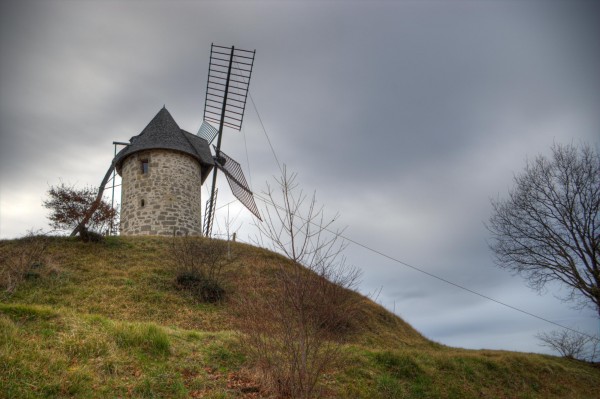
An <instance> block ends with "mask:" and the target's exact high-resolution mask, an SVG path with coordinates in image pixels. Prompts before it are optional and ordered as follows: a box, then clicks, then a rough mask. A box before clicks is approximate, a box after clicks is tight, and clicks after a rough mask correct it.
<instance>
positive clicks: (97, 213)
mask: <svg viewBox="0 0 600 399" xmlns="http://www.w3.org/2000/svg"><path fill="white" fill-rule="evenodd" d="M96 191H97V190H96V189H95V188H93V187H84V188H81V189H78V188H75V187H73V186H70V185H66V184H65V183H61V184H60V185H58V186H51V187H50V189H49V190H48V199H47V200H45V201H43V203H42V204H43V205H44V207H46V208H47V209H49V210H50V215H49V216H48V219H50V222H51V226H52V227H53V228H55V229H58V230H71V229H74V228H76V227H78V226H79V225H80V224H81V223H82V221H84V220H85V219H86V218H87V220H86V224H84V225H83V226H82V228H81V229H80V230H79V232H80V233H82V236H83V235H85V233H86V232H87V229H88V228H89V229H90V230H92V231H96V232H99V233H105V232H107V231H108V229H109V228H110V227H111V226H114V225H118V212H117V211H116V209H114V208H112V207H111V205H110V204H109V203H108V202H106V201H104V200H102V199H101V200H100V201H96ZM96 202H98V203H97V204H96ZM93 205H95V206H94V208H93V210H92V206H93ZM90 210H92V213H91V214H89V213H90ZM88 214H89V216H88ZM85 226H87V227H85ZM84 227H85V228H84Z"/></svg>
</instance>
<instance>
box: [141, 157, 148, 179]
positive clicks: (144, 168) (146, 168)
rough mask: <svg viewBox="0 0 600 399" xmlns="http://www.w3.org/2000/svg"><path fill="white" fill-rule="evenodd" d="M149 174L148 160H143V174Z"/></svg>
mask: <svg viewBox="0 0 600 399" xmlns="http://www.w3.org/2000/svg"><path fill="white" fill-rule="evenodd" d="M147 173H148V160H147V159H143V160H142V174H143V175H145V174H147Z"/></svg>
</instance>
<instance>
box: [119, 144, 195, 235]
mask: <svg viewBox="0 0 600 399" xmlns="http://www.w3.org/2000/svg"><path fill="white" fill-rule="evenodd" d="M142 161H148V173H146V174H143V173H142ZM121 177H122V186H121V202H122V203H121V234H122V235H173V233H175V234H179V235H181V234H186V233H187V234H191V235H201V234H202V222H201V215H200V212H201V209H202V205H201V198H200V193H201V184H202V183H201V167H200V163H199V162H198V161H197V160H196V159H194V158H193V157H191V156H189V155H187V154H183V153H181V152H177V151H171V150H163V149H152V150H147V151H140V152H136V153H134V154H131V155H129V156H128V157H127V158H125V160H124V161H123V163H122V168H121ZM142 200H143V204H144V205H143V206H142Z"/></svg>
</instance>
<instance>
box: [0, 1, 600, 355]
mask: <svg viewBox="0 0 600 399" xmlns="http://www.w3.org/2000/svg"><path fill="white" fill-rule="evenodd" d="M599 37H600V3H599V2H597V1H590V2H578V1H539V2H538V1H404V2H402V1H397V2H375V1H369V2H367V1H365V2H341V1H329V2H300V1H296V2H269V1H264V2H233V1H231V2H227V1H219V2H216V1H215V2H201V1H196V2H191V1H190V2H185V1H82V2H75V1H51V0H48V1H35V2H34V1H22V0H20V1H9V0H4V1H2V2H0V90H1V91H0V140H1V142H0V238H12V237H18V236H21V235H23V234H25V232H26V231H27V230H28V229H32V228H34V229H39V228H42V229H48V226H47V222H46V211H45V209H44V208H43V207H42V206H41V201H42V200H43V199H44V196H45V193H46V191H47V189H48V187H49V186H50V185H55V184H58V183H59V182H60V181H61V180H62V181H64V182H66V183H71V184H76V185H77V186H85V185H98V184H99V182H100V180H101V179H102V177H103V175H104V173H105V171H106V169H107V168H108V166H109V164H110V161H111V159H112V156H113V146H112V141H113V140H119V141H127V140H129V138H130V137H132V136H134V135H137V134H139V133H140V132H141V130H142V129H143V128H144V127H145V126H146V124H147V123H148V122H149V121H150V120H151V119H152V117H153V116H154V115H155V114H156V113H157V112H158V111H159V110H160V108H161V107H162V106H163V105H166V107H167V109H168V110H169V111H170V112H171V114H172V115H173V117H174V118H175V120H176V121H177V123H178V124H179V126H180V127H181V128H183V129H185V130H188V131H191V132H196V131H197V130H198V128H199V126H200V124H201V122H202V111H203V107H204V94H205V87H206V77H207V73H208V70H207V69H208V58H209V53H210V45H211V43H215V44H219V45H224V46H230V45H235V46H236V47H239V48H242V49H248V50H253V49H256V50H257V52H256V61H255V65H254V73H253V76H252V81H251V84H250V89H251V90H250V92H251V95H252V98H253V99H254V102H255V104H256V108H257V109H258V113H257V111H256V109H255V108H254V107H253V105H252V103H249V105H248V108H247V112H246V116H245V121H244V129H243V131H242V133H239V132H235V131H226V132H225V137H224V139H223V147H222V148H223V149H224V151H225V152H227V153H228V154H229V155H231V156H233V157H234V158H236V159H237V160H238V161H240V163H241V164H242V166H243V167H244V171H245V173H246V177H247V179H248V180H249V181H250V183H251V185H252V187H253V189H254V190H255V191H257V192H260V191H261V190H262V189H264V188H265V181H267V180H269V179H271V177H272V176H273V175H276V174H277V171H278V169H277V165H276V163H275V161H274V157H273V155H272V153H271V150H270V147H269V144H268V142H267V140H266V138H265V134H264V132H263V129H262V127H261V124H260V121H259V118H258V115H260V118H261V119H262V122H263V123H264V126H265V129H266V131H267V133H268V135H269V137H270V139H271V142H272V144H273V147H274V148H275V151H276V153H277V156H278V158H279V159H280V160H281V161H282V162H283V163H285V164H286V165H287V166H288V168H289V169H290V170H292V171H295V172H297V173H298V181H299V183H300V184H301V186H302V187H303V188H304V189H305V190H306V191H308V192H312V191H313V190H316V192H317V198H318V200H319V203H320V204H323V205H324V206H325V208H326V209H327V210H328V211H329V212H330V213H331V214H333V213H335V212H339V213H340V214H341V218H340V225H339V226H340V227H344V226H347V230H346V232H345V234H346V235H347V236H348V237H349V238H351V239H353V240H355V241H358V242H360V243H362V244H364V245H366V246H370V247H373V248H374V249H376V250H378V251H381V252H383V253H385V254H387V255H389V256H391V257H394V258H397V259H400V260H401V261H403V262H406V263H409V264H411V265H414V266H417V267H419V268H421V269H423V270H425V271H427V272H429V273H432V274H435V275H438V276H440V277H442V278H445V279H448V280H451V281H453V282H455V283H457V284H459V285H463V286H466V287H468V288H469V289H472V290H475V291H477V292H480V293H482V294H484V295H487V296H490V297H492V298H495V299H497V300H499V301H502V302H505V303H507V304H510V305H513V306H517V307H519V308H522V309H523V310H526V311H528V312H531V313H534V314H537V315H539V316H541V317H544V318H547V319H549V320H552V321H554V322H557V323H561V324H565V325H567V326H569V327H574V328H578V329H581V330H583V331H586V332H589V333H597V329H598V327H597V320H595V319H594V315H593V312H592V311H590V310H584V311H579V310H574V309H572V308H570V307H569V306H568V305H567V304H563V303H561V302H560V301H559V300H557V299H556V298H555V297H554V295H553V294H554V293H555V292H556V289H555V288H552V290H549V292H548V293H546V294H545V295H541V296H540V295H538V294H536V293H534V292H532V291H531V290H530V289H529V288H527V287H526V286H525V284H524V282H523V280H522V279H520V278H519V277H513V276H511V275H510V274H509V273H508V272H506V271H504V270H500V269H498V268H497V267H495V266H494V264H493V261H492V257H491V253H490V251H489V250H488V247H487V243H486V240H487V239H488V237H489V235H488V233H487V231H486V229H485V227H484V222H485V221H486V220H487V219H488V218H489V216H490V213H491V207H490V201H489V199H490V198H491V197H494V198H495V197H497V196H500V197H502V196H505V195H506V193H507V191H508V189H509V188H510V187H511V185H512V177H513V174H514V173H518V172H519V171H521V170H522V169H523V167H524V165H525V161H526V159H527V157H529V158H532V157H534V156H536V155H537V154H540V153H542V154H547V153H548V150H549V148H550V146H551V145H552V144H553V143H574V144H580V143H583V142H587V143H590V144H592V145H593V146H595V147H596V148H598V147H599V146H600V112H599V110H600V73H599V72H598V71H600V40H598V38H599ZM246 154H247V156H246ZM221 180H222V181H221V182H220V183H222V184H221V190H220V191H221V192H220V197H219V205H222V204H225V203H227V202H228V201H230V200H231V196H228V195H227V194H226V192H227V191H228V190H229V189H228V187H227V186H226V184H225V180H224V179H221ZM117 194H118V190H117ZM205 197H206V196H205ZM118 201H119V197H118V196H117V202H118ZM259 205H262V204H260V203H259ZM228 210H229V213H230V216H231V217H232V218H233V217H235V216H237V215H239V217H238V218H237V219H236V222H235V225H236V226H237V227H239V228H240V237H241V238H242V239H244V240H247V239H248V238H247V237H248V236H249V235H251V234H253V228H252V226H251V223H252V219H251V217H250V216H249V215H250V214H249V213H248V212H246V211H243V210H241V208H240V207H239V206H238V205H236V204H232V205H231V206H229V207H224V208H222V209H221V210H220V211H219V213H218V214H217V221H218V222H219V224H220V226H221V227H222V225H223V220H224V218H225V216H226V214H227V211H228ZM346 255H347V257H348V260H349V262H351V263H352V264H354V265H356V266H358V267H360V268H361V269H362V270H363V272H364V275H363V280H362V284H361V287H360V290H361V292H363V293H370V292H371V293H372V292H376V291H379V290H381V292H380V293H379V295H378V296H377V297H376V300H377V301H378V302H380V303H382V304H383V305H384V306H386V307H387V308H389V309H391V310H394V311H395V312H396V313H397V314H399V315H400V316H401V317H403V318H404V319H405V320H406V321H407V322H409V323H410V324H412V325H413V326H414V327H415V328H417V329H418V330H419V331H420V332H422V333H423V334H424V335H425V336H427V337H428V338H431V339H433V340H435V341H438V342H441V343H444V344H447V345H452V346H461V347H467V348H493V349H509V350H519V351H530V352H539V351H546V349H544V348H542V347H539V346H538V343H537V341H536V339H535V338H534V335H535V334H536V333H537V332H540V331H549V330H552V329H554V328H555V327H553V326H552V325H550V324H547V323H545V322H543V321H540V320H538V319H535V318H532V317H530V316H527V315H524V314H521V313H519V312H516V311H514V310H510V309H508V308H505V307H502V306H500V305H498V304H496V303H494V302H491V301H489V300H486V299H483V298H481V297H479V296H476V295H473V294H471V293H468V292H466V291H463V290H460V289H458V288H456V287H454V286H451V285H448V284H446V283H443V282H441V281H439V280H436V279H433V278H431V277H428V276H426V275H423V274H421V273H418V272H416V271H414V270H411V269H410V268H407V267H405V266H403V265H401V264H399V263H395V262H392V261H390V260H388V259H386V258H384V257H381V256H379V255H377V254H375V253H373V252H370V251H367V250H365V249H364V248H361V247H358V246H355V245H350V247H349V248H348V250H347V253H346Z"/></svg>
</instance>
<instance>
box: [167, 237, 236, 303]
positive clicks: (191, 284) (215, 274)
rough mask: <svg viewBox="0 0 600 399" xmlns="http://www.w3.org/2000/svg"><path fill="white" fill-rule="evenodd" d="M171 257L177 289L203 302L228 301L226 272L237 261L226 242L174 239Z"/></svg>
mask: <svg viewBox="0 0 600 399" xmlns="http://www.w3.org/2000/svg"><path fill="white" fill-rule="evenodd" d="M170 253H171V258H172V260H173V262H174V264H175V274H176V278H175V282H176V284H177V287H179V288H180V289H185V290H188V291H189V292H191V293H192V294H193V295H194V297H195V298H197V299H198V300H200V301H202V302H208V303H216V302H220V301H222V300H223V299H224V298H225V293H226V292H225V289H224V288H223V269H224V268H225V267H226V266H228V265H229V264H231V263H232V262H233V261H234V256H233V255H232V253H231V251H230V249H229V247H228V243H227V242H226V241H221V240H214V239H208V238H202V237H189V236H185V237H173V241H172V244H171V251H170Z"/></svg>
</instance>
